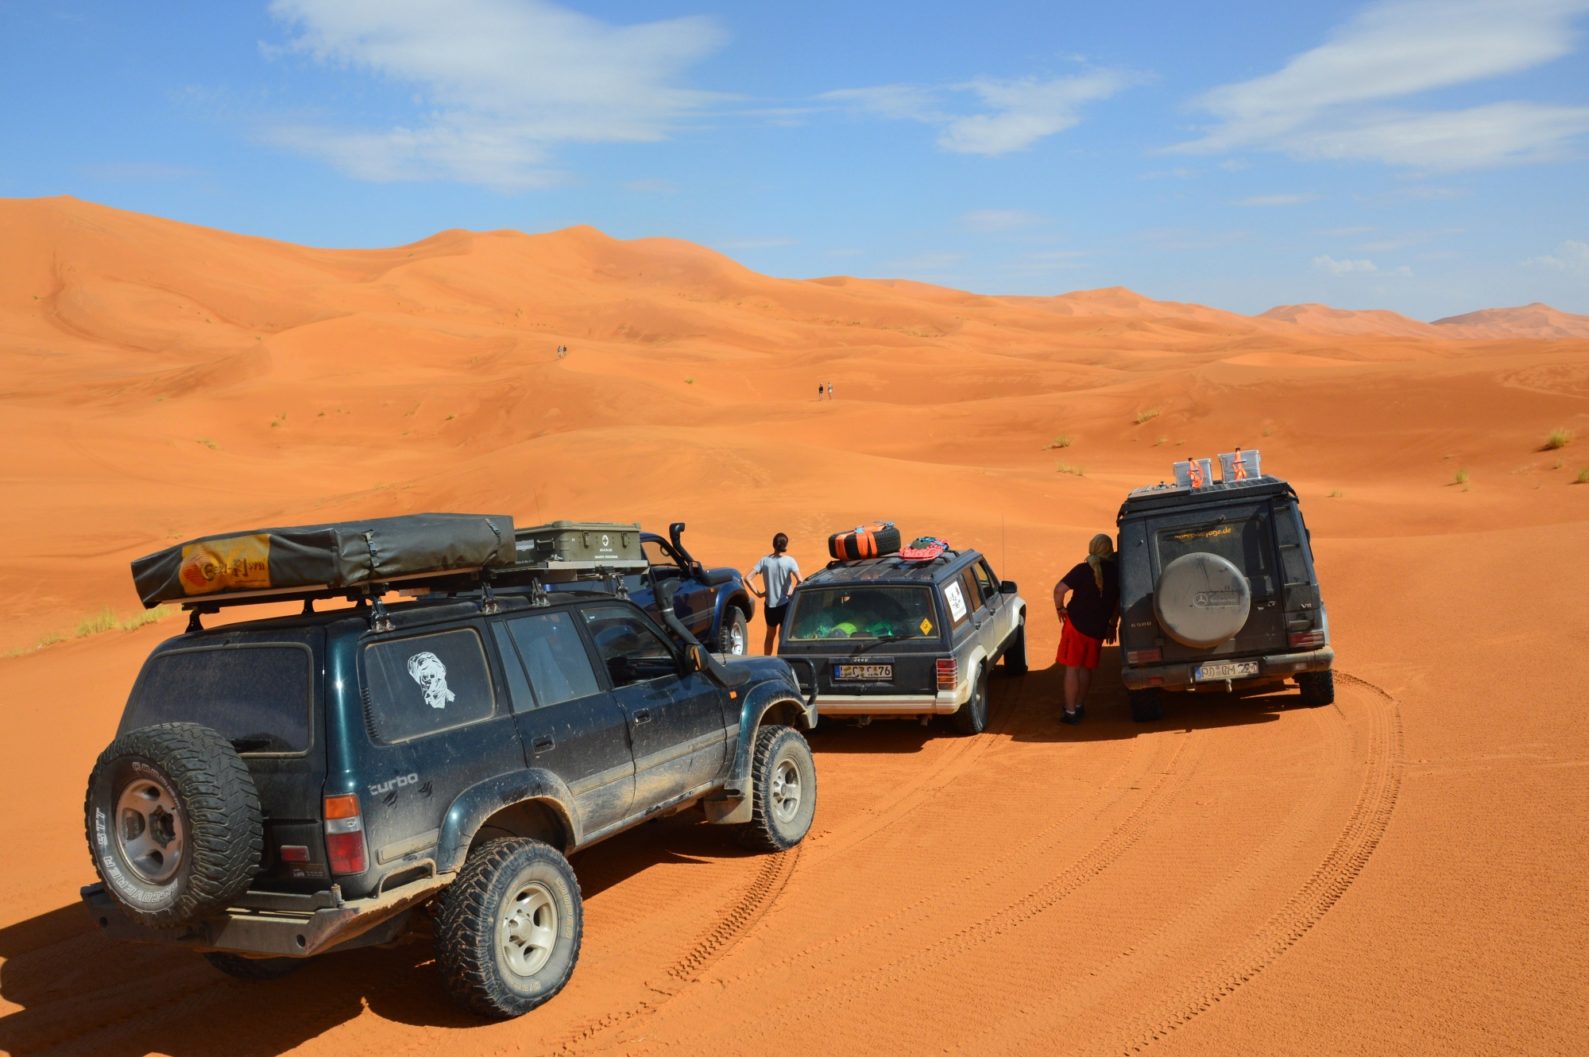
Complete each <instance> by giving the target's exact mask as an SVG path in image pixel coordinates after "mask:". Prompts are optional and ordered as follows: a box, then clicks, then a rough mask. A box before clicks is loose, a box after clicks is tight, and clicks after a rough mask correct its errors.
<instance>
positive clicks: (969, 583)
mask: <svg viewBox="0 0 1589 1057" xmlns="http://www.w3.org/2000/svg"><path fill="white" fill-rule="evenodd" d="M960 580H961V582H962V583H964V584H965V585H966V604H967V605H969V606H970V607H971V608H972V609H981V608H982V603H983V602H984V601H985V599H984V598H983V597H982V588H980V587H978V586H977V578H976V577H975V576H973V575H972V573H971V567H970V566H967V567H966V568H964V569H962V570H961V571H960Z"/></svg>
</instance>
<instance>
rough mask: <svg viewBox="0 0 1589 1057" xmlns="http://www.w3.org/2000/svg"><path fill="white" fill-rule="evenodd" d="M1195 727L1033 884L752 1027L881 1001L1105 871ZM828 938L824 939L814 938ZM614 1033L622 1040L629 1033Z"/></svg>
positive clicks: (696, 1047) (786, 1027)
mask: <svg viewBox="0 0 1589 1057" xmlns="http://www.w3.org/2000/svg"><path fill="white" fill-rule="evenodd" d="M1194 733H1195V732H1188V733H1186V734H1184V735H1182V736H1180V737H1177V738H1175V739H1174V740H1173V742H1168V740H1167V739H1163V740H1164V741H1165V742H1166V743H1168V744H1173V746H1174V747H1173V750H1172V751H1171V752H1170V753H1169V758H1168V760H1166V761H1164V762H1163V763H1162V764H1160V765H1159V766H1157V767H1154V768H1152V769H1151V770H1150V771H1149V772H1148V773H1150V774H1153V775H1154V776H1155V777H1154V779H1153V781H1152V784H1151V785H1148V786H1147V788H1146V791H1145V792H1143V793H1142V795H1141V797H1140V799H1139V800H1138V801H1137V803H1136V804H1135V805H1134V806H1132V807H1131V809H1130V810H1129V811H1128V813H1127V814H1126V816H1125V817H1124V818H1122V819H1121V820H1120V821H1119V822H1117V823H1116V824H1115V825H1114V826H1113V827H1112V828H1111V829H1110V830H1109V832H1108V833H1107V834H1105V835H1104V836H1103V837H1101V838H1099V839H1098V840H1097V841H1096V842H1095V843H1094V844H1093V845H1092V846H1091V848H1089V849H1088V850H1087V851H1086V852H1084V853H1083V854H1082V855H1080V856H1078V857H1077V858H1076V859H1075V860H1073V861H1072V862H1071V863H1070V864H1069V865H1068V866H1066V867H1065V868H1063V869H1061V870H1059V871H1058V872H1057V873H1055V874H1053V875H1052V876H1050V877H1049V879H1048V880H1046V881H1044V882H1043V883H1042V884H1040V885H1038V886H1037V887H1036V888H1035V889H1033V890H1031V891H1029V892H1027V893H1026V894H1024V895H1022V896H1021V897H1019V898H1018V899H1016V900H1014V901H1013V902H1011V903H1007V904H1005V905H1003V906H1002V907H1001V908H1000V909H998V910H995V911H993V912H991V913H987V914H985V915H984V916H982V917H981V918H979V919H978V920H976V921H974V922H972V923H971V924H968V925H963V926H961V927H959V928H956V929H954V930H953V931H952V932H948V933H943V932H939V933H934V935H935V936H937V938H936V939H934V940H932V942H930V943H927V944H924V945H922V946H921V947H919V948H917V949H916V950H914V951H912V952H911V953H909V954H907V955H905V956H903V957H899V958H895V959H893V960H891V961H889V962H887V963H886V964H883V965H879V966H876V967H874V968H873V969H871V970H869V971H866V972H862V973H858V974H853V975H849V976H846V977H844V978H843V979H838V980H834V981H833V982H831V983H828V984H826V985H824V986H821V987H817V988H814V989H807V990H802V991H800V993H799V994H797V995H793V996H791V997H790V998H789V999H788V1000H786V1001H784V1002H781V1003H779V1004H778V1005H776V1006H774V1007H772V1008H768V1009H763V1010H761V1011H759V1012H758V1013H757V1016H756V1029H757V1031H758V1033H759V1034H761V1035H762V1036H764V1037H773V1038H778V1037H793V1035H792V1034H790V1033H793V1032H796V1031H797V1030H798V1029H799V1027H800V1026H801V1025H802V1024H803V1023H804V1022H805V1021H806V1020H807V1018H808V1017H809V1016H810V1010H812V1009H817V1008H820V1009H822V1010H823V1011H824V1015H825V1016H827V1017H829V1018H832V1017H834V1016H835V1014H836V1013H837V1012H838V1011H839V1010H845V1009H849V1008H851V1007H854V1006H857V1005H868V1004H871V1003H873V1002H878V1001H887V995H888V994H889V993H890V992H891V991H893V990H894V989H896V988H897V987H898V985H899V984H901V983H902V982H903V981H906V980H908V979H909V978H910V977H912V976H915V975H917V974H919V973H922V972H925V971H930V970H931V969H932V968H933V967H935V966H937V965H940V964H942V963H943V961H944V960H945V958H946V957H948V956H950V955H951V954H953V955H955V956H962V955H963V954H964V952H965V951H967V950H969V949H971V948H974V947H980V946H983V945H985V944H987V943H989V942H991V941H993V940H995V939H996V938H998V937H1000V936H1002V935H1004V934H1005V933H1008V932H1009V931H1011V930H1012V929H1016V928H1018V927H1020V926H1021V925H1023V924H1024V923H1026V922H1027V921H1030V920H1031V919H1033V918H1036V917H1038V916H1040V915H1042V914H1044V913H1046V912H1048V911H1050V910H1052V909H1053V908H1055V907H1056V906H1058V905H1059V904H1061V903H1062V902H1063V901H1064V900H1065V899H1067V898H1068V897H1069V896H1071V895H1072V894H1073V893H1075V892H1076V891H1077V890H1079V889H1081V888H1082V887H1083V886H1085V885H1086V884H1088V883H1089V882H1091V881H1092V880H1093V879H1094V878H1096V877H1097V876H1098V875H1100V874H1102V873H1103V872H1104V871H1106V870H1107V869H1108V868H1109V867H1110V865H1111V864H1113V863H1114V862H1115V861H1116V860H1117V859H1119V858H1120V857H1121V856H1122V855H1124V854H1125V853H1126V852H1127V851H1128V850H1129V849H1130V848H1131V847H1132V846H1133V845H1135V844H1136V843H1137V841H1138V840H1140V839H1141V838H1142V836H1143V835H1144V834H1146V833H1147V832H1148V831H1149V829H1150V828H1151V826H1152V824H1153V823H1154V821H1155V820H1156V819H1157V818H1158V814H1159V810H1160V806H1161V805H1162V804H1163V802H1164V801H1165V800H1167V799H1169V798H1170V797H1171V796H1173V795H1174V793H1175V791H1176V790H1177V789H1178V788H1180V787H1181V786H1182V785H1184V783H1185V781H1186V779H1187V773H1188V772H1187V771H1185V770H1183V769H1182V767H1181V764H1182V758H1183V756H1186V755H1187V749H1188V746H1190V745H1193V744H1194V743H1195V742H1196V741H1197V739H1196V737H1194ZM1156 740H1160V739H1156ZM1143 784H1144V785H1145V784H1146V783H1143ZM1133 789H1138V790H1140V789H1141V786H1134V787H1133ZM861 931H865V930H864V929H863V930H861ZM896 931H898V930H896ZM853 938H854V937H853V935H852V936H850V937H849V939H851V940H853ZM831 945H832V944H831V943H824V944H821V945H819V946H820V947H829V946H831ZM789 963H790V959H782V960H781V961H780V965H781V966H787V965H788V964H789ZM761 971H765V970H761ZM761 971H753V972H752V973H749V974H746V977H747V978H748V977H752V976H756V975H760V972H761ZM613 1041H614V1042H615V1043H616V1044H618V1045H620V1046H621V1045H622V1044H623V1043H624V1042H625V1041H627V1040H623V1039H619V1040H613ZM663 1045H664V1046H665V1047H666V1048H684V1049H686V1050H689V1051H691V1052H702V1051H704V1050H705V1049H707V1048H708V1047H709V1046H711V1045H712V1043H711V1042H710V1041H709V1040H706V1039H701V1038H684V1039H674V1040H671V1041H670V1042H669V1043H665V1044H663Z"/></svg>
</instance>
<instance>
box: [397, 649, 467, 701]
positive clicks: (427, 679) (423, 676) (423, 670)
mask: <svg viewBox="0 0 1589 1057" xmlns="http://www.w3.org/2000/svg"><path fill="white" fill-rule="evenodd" d="M408 674H409V675H411V676H413V677H414V682H416V683H418V684H419V687H420V689H421V690H423V691H424V692H425V704H427V705H429V706H430V707H431V708H446V707H447V702H449V701H456V700H457V699H458V695H457V694H455V693H453V692H452V691H451V690H449V689H447V666H446V665H445V664H442V663H441V658H440V657H438V656H436V655H435V654H434V653H431V652H430V651H429V650H426V651H425V652H423V653H416V654H414V655H413V656H412V657H410V658H409V659H408Z"/></svg>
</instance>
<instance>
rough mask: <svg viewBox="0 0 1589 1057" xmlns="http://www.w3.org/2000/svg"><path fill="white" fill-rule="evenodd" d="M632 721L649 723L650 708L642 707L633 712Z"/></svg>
mask: <svg viewBox="0 0 1589 1057" xmlns="http://www.w3.org/2000/svg"><path fill="white" fill-rule="evenodd" d="M634 721H635V722H636V723H650V722H651V710H650V709H649V708H642V709H641V710H640V711H638V712H636V713H635V714H634Z"/></svg>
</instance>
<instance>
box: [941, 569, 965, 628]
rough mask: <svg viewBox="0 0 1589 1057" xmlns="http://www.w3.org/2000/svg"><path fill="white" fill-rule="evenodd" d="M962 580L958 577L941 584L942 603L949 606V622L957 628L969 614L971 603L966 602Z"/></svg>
mask: <svg viewBox="0 0 1589 1057" xmlns="http://www.w3.org/2000/svg"><path fill="white" fill-rule="evenodd" d="M963 583H964V581H963V580H962V579H961V578H960V577H958V576H957V577H955V578H954V579H952V580H949V581H946V582H945V583H944V585H943V601H944V605H946V606H948V607H949V624H950V626H951V627H956V628H958V627H959V626H960V625H962V624H964V623H965V622H966V621H967V620H969V619H970V616H971V605H970V604H968V603H967V602H966V592H965V587H964V586H962V585H963Z"/></svg>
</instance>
